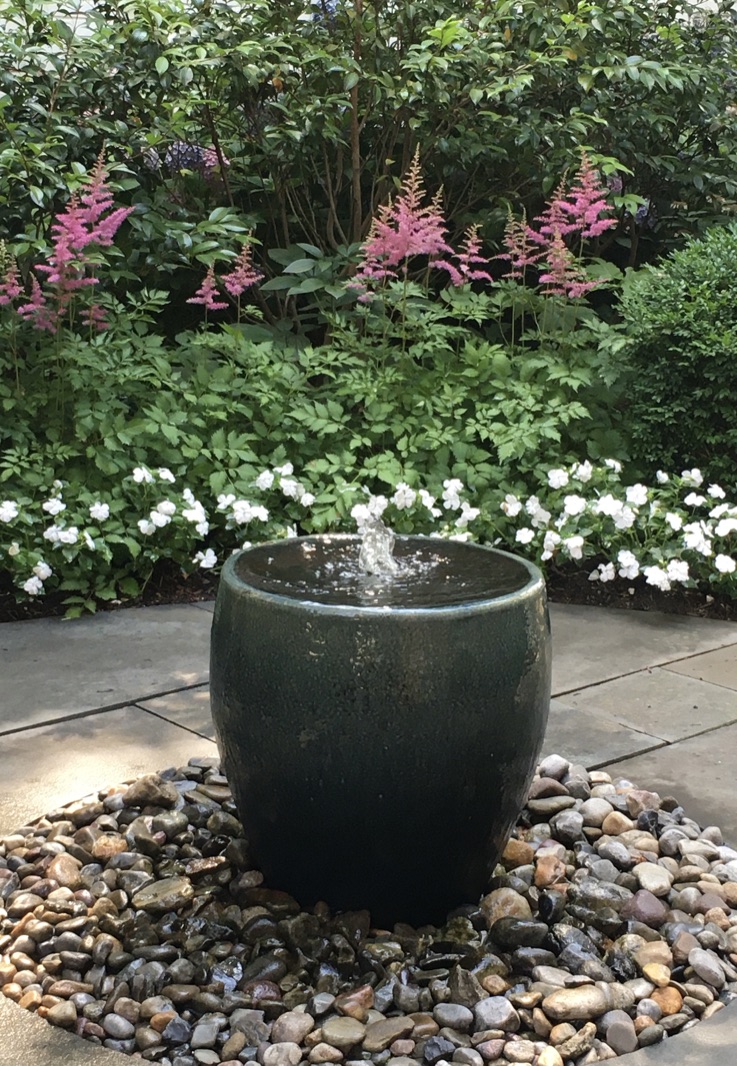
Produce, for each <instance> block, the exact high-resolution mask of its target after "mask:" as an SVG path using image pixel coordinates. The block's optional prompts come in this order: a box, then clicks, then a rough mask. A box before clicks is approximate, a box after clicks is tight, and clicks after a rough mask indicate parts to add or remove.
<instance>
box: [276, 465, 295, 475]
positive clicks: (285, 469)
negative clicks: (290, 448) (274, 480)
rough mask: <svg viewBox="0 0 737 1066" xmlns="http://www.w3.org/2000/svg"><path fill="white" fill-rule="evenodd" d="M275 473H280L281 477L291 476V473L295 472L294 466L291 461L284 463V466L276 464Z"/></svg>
mask: <svg viewBox="0 0 737 1066" xmlns="http://www.w3.org/2000/svg"><path fill="white" fill-rule="evenodd" d="M274 473H275V474H278V475H279V477H289V475H290V474H293V473H294V467H293V466H292V464H291V463H284V464H283V465H282V466H275V467H274Z"/></svg>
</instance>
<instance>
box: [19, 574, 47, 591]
mask: <svg viewBox="0 0 737 1066" xmlns="http://www.w3.org/2000/svg"><path fill="white" fill-rule="evenodd" d="M43 590H44V586H43V581H42V580H41V578H40V577H36V575H35V574H34V576H33V577H29V578H28V581H25V582H24V583H23V591H24V592H27V593H28V595H29V596H38V594H39V592H43Z"/></svg>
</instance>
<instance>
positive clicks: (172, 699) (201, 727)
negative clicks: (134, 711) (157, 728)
mask: <svg viewBox="0 0 737 1066" xmlns="http://www.w3.org/2000/svg"><path fill="white" fill-rule="evenodd" d="M139 706H140V707H143V708H145V710H147V711H150V712H151V713H153V714H157V715H159V717H161V718H164V719H166V721H168V722H172V723H174V724H175V725H178V726H181V727H182V728H183V729H191V730H192V732H193V733H199V734H200V735H201V736H203V737H208V738H209V739H210V740H214V739H215V726H214V725H213V722H212V715H211V713H210V689H209V687H208V686H206V685H204V686H202V687H201V688H189V689H185V690H184V691H182V692H171V693H169V695H168V696H159V697H158V698H157V699H155V700H141V701H139Z"/></svg>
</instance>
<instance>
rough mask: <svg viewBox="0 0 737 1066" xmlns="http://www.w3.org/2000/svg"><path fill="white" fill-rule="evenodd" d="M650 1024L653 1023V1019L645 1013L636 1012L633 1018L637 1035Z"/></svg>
mask: <svg viewBox="0 0 737 1066" xmlns="http://www.w3.org/2000/svg"><path fill="white" fill-rule="evenodd" d="M651 1025H655V1019H654V1018H650V1017H649V1016H648V1015H647V1014H638V1015H637V1017H636V1018H635V1019H634V1026H635V1032H636V1033H637V1035H638V1036H639V1035H640V1033H641V1032H642V1030H643V1029H649V1028H650V1026H651Z"/></svg>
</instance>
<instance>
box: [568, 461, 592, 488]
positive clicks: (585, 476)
mask: <svg viewBox="0 0 737 1066" xmlns="http://www.w3.org/2000/svg"><path fill="white" fill-rule="evenodd" d="M593 473H594V468H593V466H592V465H591V463H590V462H589V461H588V459H587V460H586V462H585V463H578V464H577V465H576V466H574V468H573V477H574V478H575V479H576V481H580V482H582V483H583V484H585V483H586V482H587V481H591V477H592V475H593Z"/></svg>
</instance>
